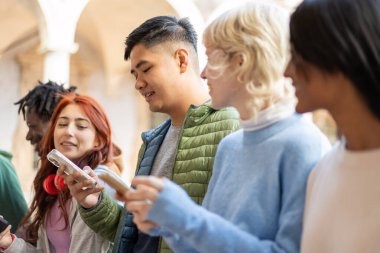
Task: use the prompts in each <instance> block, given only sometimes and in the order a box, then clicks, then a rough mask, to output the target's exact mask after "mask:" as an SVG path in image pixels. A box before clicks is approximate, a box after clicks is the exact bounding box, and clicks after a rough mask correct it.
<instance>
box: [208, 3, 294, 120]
mask: <svg viewBox="0 0 380 253" xmlns="http://www.w3.org/2000/svg"><path fill="white" fill-rule="evenodd" d="M288 30H289V29H288V13H287V12H286V11H285V10H283V9H282V8H281V7H279V6H276V5H275V4H273V3H267V2H262V1H254V2H249V3H245V4H243V5H241V6H239V7H237V8H234V9H231V10H229V11H227V12H225V13H224V14H222V15H219V17H218V18H216V19H215V20H213V21H212V22H211V23H210V24H209V25H208V26H207V28H206V29H205V32H204V34H203V42H204V44H205V46H206V47H211V48H214V49H219V50H217V51H223V52H224V53H223V54H218V61H217V63H214V64H209V65H208V67H209V68H212V69H213V70H216V72H217V73H219V74H222V73H223V72H224V71H226V69H227V68H228V66H229V65H230V61H231V59H232V58H233V57H234V56H236V55H241V57H242V59H243V64H242V66H241V67H240V68H239V69H238V70H237V71H239V72H238V80H239V81H240V82H241V83H243V84H245V88H246V90H247V92H248V93H250V94H252V99H251V100H250V101H248V103H249V106H250V107H251V108H252V110H253V116H255V115H256V114H257V112H258V111H260V110H262V109H263V108H265V107H267V106H269V105H271V104H273V103H275V102H276V101H278V100H279V99H281V98H284V97H289V99H293V100H294V102H295V97H294V89H293V87H292V86H291V85H290V83H289V82H287V81H286V80H285V79H284V76H283V73H284V70H285V67H286V65H287V63H288V60H289V56H290V50H289V36H288ZM286 99H287V98H286Z"/></svg>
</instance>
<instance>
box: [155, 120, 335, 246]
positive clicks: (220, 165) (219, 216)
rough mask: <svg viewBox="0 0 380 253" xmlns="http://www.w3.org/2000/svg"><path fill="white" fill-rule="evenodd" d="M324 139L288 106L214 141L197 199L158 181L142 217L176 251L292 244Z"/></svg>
mask: <svg viewBox="0 0 380 253" xmlns="http://www.w3.org/2000/svg"><path fill="white" fill-rule="evenodd" d="M329 147H330V145H329V143H328V141H327V139H326V138H325V136H324V135H323V134H322V133H321V132H320V131H319V130H318V129H317V127H315V126H314V125H313V124H312V123H310V122H308V121H307V120H305V119H303V118H302V117H301V116H300V115H297V114H294V115H292V116H291V117H287V118H286V119H283V120H280V121H278V122H276V123H275V124H273V125H271V126H269V127H266V128H264V129H259V130H256V131H244V130H240V131H238V132H235V133H233V134H231V135H229V136H227V137H226V138H225V139H223V141H222V142H221V144H220V145H219V148H218V152H217V155H216V158H215V163H214V171H213V176H212V178H211V181H210V184H209V188H208V191H207V194H206V197H205V199H204V202H203V207H200V206H198V205H196V204H195V203H194V202H192V201H191V200H190V198H189V197H187V195H186V193H185V192H184V191H183V190H182V189H181V188H180V187H178V186H176V185H175V184H173V183H171V182H169V181H168V180H166V181H165V186H164V189H163V190H162V192H161V193H160V195H159V198H158V200H157V201H156V202H155V204H154V205H153V206H152V209H151V211H150V212H149V215H148V218H149V220H151V221H154V222H155V223H157V224H159V225H160V228H159V229H154V230H152V231H151V233H152V234H161V235H163V236H165V239H166V241H167V242H168V244H169V245H170V246H171V247H172V248H173V250H174V251H175V252H205V253H206V252H207V253H210V252H218V253H222V252H244V253H249V252H255V253H264V252H294V253H296V252H299V246H300V237H301V230H302V217H303V208H304V200H305V190H306V183H307V177H308V175H309V173H310V171H311V169H312V168H313V167H314V165H315V164H316V162H317V161H318V160H319V159H320V158H321V156H322V155H323V154H324V153H325V152H326V151H327V150H328V149H329Z"/></svg>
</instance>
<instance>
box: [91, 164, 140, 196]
mask: <svg viewBox="0 0 380 253" xmlns="http://www.w3.org/2000/svg"><path fill="white" fill-rule="evenodd" d="M97 174H98V177H99V178H100V179H101V180H103V181H104V182H105V183H106V184H108V185H109V186H111V187H112V188H114V189H115V190H116V191H117V192H119V193H125V192H127V191H134V189H133V188H132V187H131V186H129V185H128V184H126V183H125V182H124V180H123V179H122V178H121V177H120V176H118V175H117V174H116V173H114V172H112V171H110V170H107V171H105V170H104V169H101V170H98V172H97Z"/></svg>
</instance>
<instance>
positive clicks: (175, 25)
mask: <svg viewBox="0 0 380 253" xmlns="http://www.w3.org/2000/svg"><path fill="white" fill-rule="evenodd" d="M197 40H198V39H197V33H196V32H195V30H194V27H193V25H192V24H191V23H190V21H189V19H188V18H181V19H178V18H176V17H172V16H157V17H154V18H151V19H148V20H146V21H145V22H144V23H142V24H141V25H140V26H139V27H137V28H136V29H135V30H133V31H132V32H131V33H130V34H129V36H128V37H127V38H126V40H125V46H126V48H125V52H124V59H125V60H128V59H129V57H130V55H131V51H132V49H133V47H134V46H136V45H137V44H140V43H141V44H143V45H144V46H145V47H147V48H150V47H153V46H156V45H158V44H161V43H163V42H168V41H182V42H187V43H190V44H191V45H192V46H193V47H194V50H195V52H197Z"/></svg>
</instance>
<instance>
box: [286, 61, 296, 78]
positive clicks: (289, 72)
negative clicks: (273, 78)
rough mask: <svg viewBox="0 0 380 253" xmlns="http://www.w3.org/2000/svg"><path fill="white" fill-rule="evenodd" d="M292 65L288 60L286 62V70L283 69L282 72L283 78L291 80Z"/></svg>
mask: <svg viewBox="0 0 380 253" xmlns="http://www.w3.org/2000/svg"><path fill="white" fill-rule="evenodd" d="M293 68H294V67H293V64H292V61H291V60H290V61H289V62H288V65H286V68H285V71H284V76H285V77H289V78H293Z"/></svg>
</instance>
